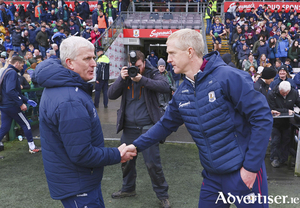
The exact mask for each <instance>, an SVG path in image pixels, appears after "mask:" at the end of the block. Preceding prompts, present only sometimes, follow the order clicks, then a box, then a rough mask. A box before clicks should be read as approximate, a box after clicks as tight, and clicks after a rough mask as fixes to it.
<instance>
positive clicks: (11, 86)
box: [0, 65, 28, 108]
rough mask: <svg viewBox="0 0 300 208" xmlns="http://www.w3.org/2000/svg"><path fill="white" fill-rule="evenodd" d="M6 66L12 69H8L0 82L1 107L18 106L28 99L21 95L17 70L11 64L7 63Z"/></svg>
mask: <svg viewBox="0 0 300 208" xmlns="http://www.w3.org/2000/svg"><path fill="white" fill-rule="evenodd" d="M7 68H12V69H13V70H10V71H8V72H7V73H6V74H5V76H4V79H3V82H2V89H1V90H2V91H1V93H2V102H1V104H0V105H1V106H2V107H6V108H8V107H14V106H17V107H20V106H21V105H23V103H27V101H28V99H27V98H26V97H25V96H23V95H22V92H21V87H20V81H19V79H18V72H19V70H18V69H16V68H15V67H14V66H12V65H8V67H7Z"/></svg>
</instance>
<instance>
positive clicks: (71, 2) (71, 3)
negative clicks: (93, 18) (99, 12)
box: [5, 1, 98, 11]
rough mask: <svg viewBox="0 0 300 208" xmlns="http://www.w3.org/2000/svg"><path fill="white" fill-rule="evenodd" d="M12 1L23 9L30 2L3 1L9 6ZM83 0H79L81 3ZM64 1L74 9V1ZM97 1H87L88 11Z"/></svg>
mask: <svg viewBox="0 0 300 208" xmlns="http://www.w3.org/2000/svg"><path fill="white" fill-rule="evenodd" d="M11 2H12V3H14V5H15V7H16V8H18V5H19V4H21V5H22V6H23V7H24V9H25V10H27V9H26V8H27V6H28V4H29V3H30V1H5V4H6V5H8V6H9V4H10V3H11ZM46 2H47V1H46ZM82 2H83V1H79V3H80V4H81V3H82ZM65 3H66V4H67V5H68V7H70V8H71V9H72V10H74V7H75V4H74V1H65ZM97 3H98V2H97V1H88V4H89V5H90V11H93V10H94V9H96V8H97Z"/></svg>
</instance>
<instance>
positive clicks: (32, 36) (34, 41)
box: [28, 28, 37, 44]
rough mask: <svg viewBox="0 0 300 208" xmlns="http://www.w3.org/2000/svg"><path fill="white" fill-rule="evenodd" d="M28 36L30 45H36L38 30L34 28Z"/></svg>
mask: <svg viewBox="0 0 300 208" xmlns="http://www.w3.org/2000/svg"><path fill="white" fill-rule="evenodd" d="M28 34H29V43H31V44H34V43H36V40H35V37H36V34H37V32H36V29H35V28H33V29H32V30H28Z"/></svg>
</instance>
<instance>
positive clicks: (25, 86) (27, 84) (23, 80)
mask: <svg viewBox="0 0 300 208" xmlns="http://www.w3.org/2000/svg"><path fill="white" fill-rule="evenodd" d="M21 80H22V83H21V85H22V86H23V89H24V90H26V89H30V84H29V83H28V82H27V80H26V79H25V77H21Z"/></svg>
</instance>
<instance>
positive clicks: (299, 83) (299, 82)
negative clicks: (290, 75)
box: [294, 73, 300, 88]
mask: <svg viewBox="0 0 300 208" xmlns="http://www.w3.org/2000/svg"><path fill="white" fill-rule="evenodd" d="M294 82H295V84H296V85H297V87H298V88H300V73H297V74H296V75H295V76H294Z"/></svg>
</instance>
